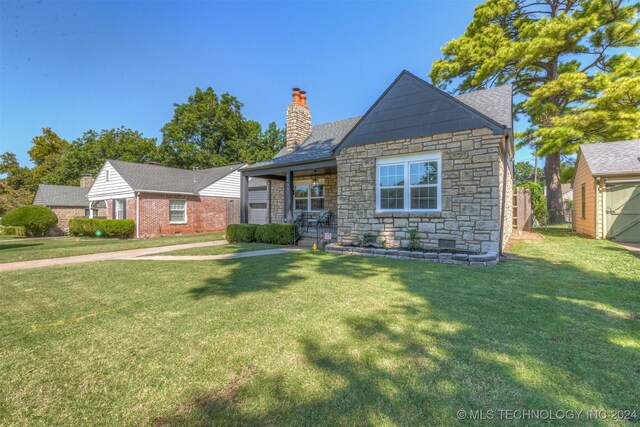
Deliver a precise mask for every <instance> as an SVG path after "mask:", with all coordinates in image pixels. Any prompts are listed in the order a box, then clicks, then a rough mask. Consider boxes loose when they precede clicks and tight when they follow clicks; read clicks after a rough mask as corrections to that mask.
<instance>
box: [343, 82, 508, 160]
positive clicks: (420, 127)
mask: <svg viewBox="0 0 640 427" xmlns="http://www.w3.org/2000/svg"><path fill="white" fill-rule="evenodd" d="M500 92H501V93H502V92H504V93H505V94H509V95H510V94H511V88H510V86H509V87H507V88H506V89H504V90H502V91H500ZM469 95H470V94H469ZM469 95H467V97H466V98H467V102H474V103H475V104H476V105H477V106H483V105H487V104H489V101H488V100H484V99H485V98H489V97H490V96H489V94H487V93H484V94H482V95H483V96H482V97H477V96H475V97H473V96H469ZM494 95H495V96H494V97H492V98H496V100H498V101H499V100H500V98H501V97H500V93H495V94H494ZM505 101H506V102H501V103H502V104H505V105H504V106H503V107H498V106H496V107H495V108H493V109H492V112H494V113H495V110H499V111H500V112H502V110H503V109H507V108H508V109H509V111H510V110H511V97H510V96H509V97H508V99H505ZM499 115H500V116H502V115H503V114H499ZM505 116H506V115H505ZM483 127H487V128H489V129H492V130H493V131H494V132H495V133H496V134H501V133H503V132H504V131H505V128H510V127H511V122H510V121H509V123H508V124H502V123H499V122H498V121H496V120H494V119H492V118H491V117H489V116H488V115H486V113H483V112H480V111H477V110H476V109H475V108H473V107H471V106H470V105H468V104H467V103H465V102H463V101H462V100H459V99H457V98H456V97H454V96H452V95H449V94H448V93H446V92H444V91H442V90H440V89H438V88H437V87H435V86H433V85H432V84H429V83H427V82H426V81H424V80H422V79H421V78H419V77H417V76H416V75H414V74H412V73H410V72H409V71H406V70H404V71H403V72H401V73H400V75H399V76H398V77H397V78H396V79H395V81H394V82H393V83H391V86H389V87H388V88H387V90H386V91H385V92H384V93H383V94H382V95H381V96H380V98H378V100H377V101H376V102H375V103H374V104H373V105H372V106H371V108H369V111H367V112H366V114H365V115H364V116H362V118H361V119H360V121H359V122H358V123H357V124H356V125H355V126H354V128H353V129H352V130H351V132H349V134H348V135H347V136H346V137H345V138H344V139H343V140H342V142H340V144H339V145H338V146H337V147H336V148H335V150H334V152H335V153H336V154H337V153H338V152H340V150H342V149H343V148H346V147H352V146H356V145H363V144H372V143H375V142H383V141H393V140H397V139H405V138H416V137H420V136H427V135H435V134H438V133H445V132H456V131H462V130H467V129H478V128H483Z"/></svg>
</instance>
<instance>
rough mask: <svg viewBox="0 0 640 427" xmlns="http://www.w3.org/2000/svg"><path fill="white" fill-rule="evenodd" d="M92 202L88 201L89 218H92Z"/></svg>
mask: <svg viewBox="0 0 640 427" xmlns="http://www.w3.org/2000/svg"><path fill="white" fill-rule="evenodd" d="M92 208H93V202H89V218H93V209H92Z"/></svg>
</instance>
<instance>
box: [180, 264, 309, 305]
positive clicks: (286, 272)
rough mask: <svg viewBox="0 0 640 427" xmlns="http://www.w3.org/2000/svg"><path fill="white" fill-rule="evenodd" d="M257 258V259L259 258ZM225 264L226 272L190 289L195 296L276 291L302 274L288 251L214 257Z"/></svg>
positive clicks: (227, 295)
mask: <svg viewBox="0 0 640 427" xmlns="http://www.w3.org/2000/svg"><path fill="white" fill-rule="evenodd" d="M258 258H259V259H258ZM214 264H219V265H220V266H223V267H225V269H226V270H227V271H228V273H227V274H225V275H222V276H219V275H218V276H214V277H211V278H208V279H206V280H205V281H204V283H203V284H202V286H198V287H195V288H192V289H190V290H189V294H191V296H192V297H193V298H195V299H201V298H206V297H213V296H225V297H236V296H238V295H241V294H245V293H253V292H262V291H277V290H279V289H282V288H284V287H286V286H288V285H290V284H292V283H295V282H296V281H298V280H300V279H301V278H302V276H301V275H300V274H299V273H298V272H297V269H298V268H300V267H301V266H300V264H299V262H298V261H297V260H296V259H295V258H293V257H291V256H287V254H281V255H264V256H260V257H256V258H255V259H254V258H235V259H228V260H221V261H215V262H214Z"/></svg>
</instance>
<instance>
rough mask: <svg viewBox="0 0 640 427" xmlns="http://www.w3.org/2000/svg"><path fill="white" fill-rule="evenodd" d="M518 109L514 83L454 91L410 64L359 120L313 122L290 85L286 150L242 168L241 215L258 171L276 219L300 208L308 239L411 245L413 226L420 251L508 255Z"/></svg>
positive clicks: (245, 216)
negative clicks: (413, 70) (515, 108)
mask: <svg viewBox="0 0 640 427" xmlns="http://www.w3.org/2000/svg"><path fill="white" fill-rule="evenodd" d="M350 96H353V94H350ZM512 111H513V104H512V88H511V86H500V87H495V88H491V89H486V90H478V91H475V92H470V93H466V94H461V95H457V96H453V95H450V94H448V93H445V92H443V91H442V90H440V89H438V88H436V87H435V86H433V85H431V84H429V83H427V82H426V81H424V80H422V79H420V78H418V77H416V76H415V75H413V74H411V73H410V72H408V71H403V72H401V73H400V75H399V76H398V77H397V78H396V79H395V81H394V82H393V83H392V84H391V85H390V86H389V87H388V88H387V89H386V90H385V91H384V92H383V93H382V95H381V96H380V97H379V98H378V100H377V101H376V102H375V103H374V104H373V105H372V106H371V108H369V110H368V111H367V112H366V113H365V114H364V115H363V116H361V117H354V118H349V119H344V120H339V121H336V122H331V123H325V124H321V125H316V126H313V127H312V125H311V113H310V111H309V106H308V104H307V95H306V93H305V92H304V91H301V90H300V89H298V88H294V89H293V101H292V103H291V104H290V105H289V107H288V109H287V117H286V125H287V135H286V147H285V148H283V149H282V151H280V152H279V153H278V154H277V155H276V156H275V157H274V158H273V159H271V160H268V161H265V162H260V163H256V164H253V165H250V166H247V167H245V168H243V169H242V170H241V174H242V180H241V188H242V190H241V194H242V197H241V203H242V209H241V220H242V222H248V221H249V203H250V200H249V188H250V185H249V179H250V178H261V179H265V180H267V181H268V182H269V185H268V187H269V195H268V199H269V202H268V206H267V210H268V212H269V213H270V214H269V218H270V222H288V223H292V222H297V220H299V219H300V217H301V216H302V217H303V218H306V219H307V224H309V223H311V224H312V227H311V231H308V230H309V227H308V226H307V227H301V228H300V231H301V232H302V234H303V238H304V237H305V236H304V235H305V234H306V233H312V234H313V233H314V230H315V233H316V234H315V236H319V238H318V241H321V240H331V241H337V242H339V243H343V244H349V243H355V242H357V241H358V240H360V239H363V238H367V239H371V238H375V239H377V240H378V241H382V240H385V241H386V242H387V244H388V245H389V246H391V247H406V246H407V245H408V242H409V236H410V230H411V229H415V230H417V238H418V239H419V243H420V245H421V246H422V247H424V248H433V247H441V248H452V247H453V248H456V249H460V250H468V251H474V252H475V251H477V252H500V251H501V249H502V248H503V247H504V246H505V245H506V243H507V241H508V239H509V237H510V234H511V231H512V190H513V189H512V176H513V155H514V145H513V114H512ZM318 220H320V221H318ZM313 225H315V226H316V227H313ZM318 230H321V232H318ZM315 236H314V237H313V238H315ZM307 237H308V236H307Z"/></svg>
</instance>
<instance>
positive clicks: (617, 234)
mask: <svg viewBox="0 0 640 427" xmlns="http://www.w3.org/2000/svg"><path fill="white" fill-rule="evenodd" d="M573 228H574V230H575V231H577V232H578V233H580V234H582V235H584V236H587V237H591V238H594V239H610V240H615V241H618V242H629V243H640V140H632V141H617V142H606V143H600V144H586V145H583V146H581V147H580V150H579V151H578V158H577V159H576V169H575V173H574V177H573Z"/></svg>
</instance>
